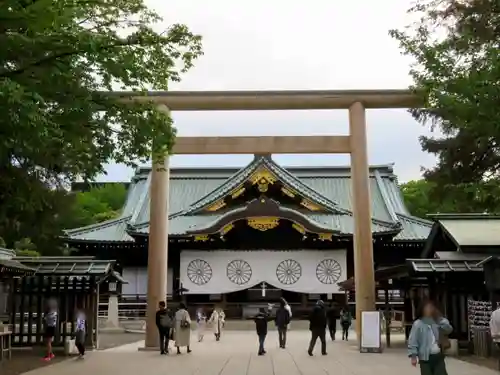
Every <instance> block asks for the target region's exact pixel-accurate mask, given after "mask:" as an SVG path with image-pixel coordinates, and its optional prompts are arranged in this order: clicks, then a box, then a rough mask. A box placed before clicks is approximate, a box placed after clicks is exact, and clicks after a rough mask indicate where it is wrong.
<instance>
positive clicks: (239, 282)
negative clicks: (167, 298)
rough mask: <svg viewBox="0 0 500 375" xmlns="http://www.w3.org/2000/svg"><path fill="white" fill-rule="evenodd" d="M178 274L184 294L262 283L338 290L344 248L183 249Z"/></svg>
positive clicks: (319, 290) (309, 290)
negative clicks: (323, 249) (186, 290)
mask: <svg viewBox="0 0 500 375" xmlns="http://www.w3.org/2000/svg"><path fill="white" fill-rule="evenodd" d="M180 275H181V282H182V285H183V287H185V288H187V289H189V292H186V294H219V293H231V292H236V291H240V290H245V289H248V288H251V287H255V286H256V285H258V284H260V283H262V282H266V283H267V284H269V285H272V286H273V287H275V288H278V289H283V290H288V291H292V292H299V293H316V294H323V293H340V291H339V287H338V286H337V282H340V281H342V280H344V279H345V278H346V251H345V250H326V251H318V250H294V251H275V250H249V251H230V250H217V251H182V252H181V261H180Z"/></svg>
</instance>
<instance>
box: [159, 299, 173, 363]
mask: <svg viewBox="0 0 500 375" xmlns="http://www.w3.org/2000/svg"><path fill="white" fill-rule="evenodd" d="M158 307H159V308H158V311H157V312H156V327H158V334H159V336H160V354H168V342H169V340H170V330H171V329H172V328H173V325H174V319H173V317H172V313H171V312H170V311H168V310H167V308H166V304H165V302H164V301H160V303H159V306H158Z"/></svg>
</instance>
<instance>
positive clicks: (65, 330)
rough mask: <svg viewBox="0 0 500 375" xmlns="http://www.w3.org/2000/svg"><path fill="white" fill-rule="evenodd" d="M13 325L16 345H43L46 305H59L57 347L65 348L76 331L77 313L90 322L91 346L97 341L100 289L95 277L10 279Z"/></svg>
mask: <svg viewBox="0 0 500 375" xmlns="http://www.w3.org/2000/svg"><path fill="white" fill-rule="evenodd" d="M10 290H11V296H10V319H9V320H10V324H12V326H13V331H14V332H13V335H12V345H13V346H34V345H42V344H43V333H44V320H43V316H44V313H45V309H46V307H47V303H48V301H49V300H50V299H54V300H55V301H56V302H57V305H58V312H59V316H58V326H57V327H56V333H55V336H54V340H53V345H54V346H64V343H65V341H66V340H67V339H69V338H70V337H71V336H73V335H74V332H75V314H76V311H77V310H78V309H80V310H83V311H84V312H85V314H86V320H87V332H88V334H87V342H86V344H87V345H88V346H94V345H95V343H96V342H97V336H98V331H97V326H98V324H97V312H98V293H99V286H98V284H97V282H96V278H95V277H94V276H90V277H81V276H44V275H35V276H30V277H24V278H22V279H17V278H16V279H12V280H11V289H10Z"/></svg>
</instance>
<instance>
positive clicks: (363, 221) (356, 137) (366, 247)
mask: <svg viewBox="0 0 500 375" xmlns="http://www.w3.org/2000/svg"><path fill="white" fill-rule="evenodd" d="M349 130H350V137H351V168H352V169H351V183H352V196H353V213H354V281H355V290H356V332H357V335H358V341H359V342H361V340H360V334H361V312H362V311H373V310H375V272H374V267H373V241H372V229H371V216H372V215H371V201H370V179H369V170H368V153H367V142H366V119H365V108H364V106H363V104H361V103H359V102H357V103H354V104H352V105H351V107H349Z"/></svg>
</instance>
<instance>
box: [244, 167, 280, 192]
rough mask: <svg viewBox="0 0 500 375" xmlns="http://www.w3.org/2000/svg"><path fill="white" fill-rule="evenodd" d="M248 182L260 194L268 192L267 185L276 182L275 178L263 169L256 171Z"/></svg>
mask: <svg viewBox="0 0 500 375" xmlns="http://www.w3.org/2000/svg"><path fill="white" fill-rule="evenodd" d="M250 181H251V182H252V185H257V187H258V189H259V191H260V192H261V193H265V192H266V191H268V190H269V185H272V184H274V183H275V182H276V177H274V175H273V174H272V173H271V172H270V171H268V170H267V169H265V168H262V169H259V170H257V171H256V172H255V173H254V174H253V175H252V176H251V177H250Z"/></svg>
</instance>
